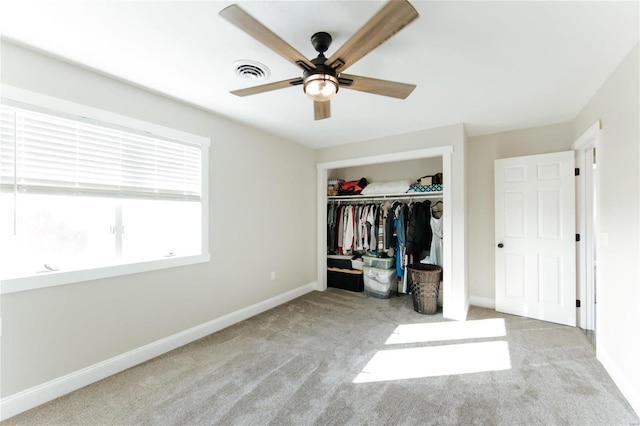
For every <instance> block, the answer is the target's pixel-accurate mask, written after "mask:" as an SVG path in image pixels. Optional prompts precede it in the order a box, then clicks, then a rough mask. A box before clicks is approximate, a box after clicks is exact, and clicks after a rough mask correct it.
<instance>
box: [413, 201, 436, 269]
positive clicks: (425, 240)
mask: <svg viewBox="0 0 640 426" xmlns="http://www.w3.org/2000/svg"><path fill="white" fill-rule="evenodd" d="M430 220H431V201H429V200H425V201H424V202H422V203H414V204H413V205H412V211H411V214H410V218H409V224H408V225H407V227H408V230H407V251H408V252H409V254H410V255H411V256H412V257H413V261H415V262H418V261H420V259H422V258H423V257H424V256H422V252H426V251H428V250H429V249H430V248H431V239H432V237H433V234H432V232H431V225H430Z"/></svg>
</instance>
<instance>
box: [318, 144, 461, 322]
mask: <svg viewBox="0 0 640 426" xmlns="http://www.w3.org/2000/svg"><path fill="white" fill-rule="evenodd" d="M452 154H453V146H452V145H447V146H441V147H436V148H426V149H420V150H415V151H405V152H397V153H393V154H383V155H374V156H370V157H358V158H353V159H347V160H337V161H330V162H326V163H318V164H317V168H318V181H317V194H318V204H317V208H318V210H317V212H318V213H317V217H318V234H317V235H318V246H317V254H318V266H317V268H318V275H317V287H316V288H317V290H320V291H324V290H326V289H327V257H326V252H327V176H328V171H329V170H333V169H341V168H345V167H356V166H366V165H372V164H382V163H391V162H396V161H406V160H417V159H421V158H432V157H442V180H443V182H445V185H444V186H443V188H442V201H443V203H444V205H445V206H450V207H449V208H447V207H445V209H444V211H443V214H442V221H443V222H442V226H443V241H442V242H443V244H442V246H443V256H442V259H443V265H442V290H443V293H444V294H443V298H442V299H443V307H442V310H443V314H444V316H445V318H450V319H455V320H464V319H465V317H466V311H465V312H464V313H463V314H461V313H459V312H458V310H454V309H453V308H451V307H452V306H453V307H455V306H458V305H460V303H456V302H460V301H456V300H454V297H457V296H458V295H460V294H464V293H463V292H459V291H454V288H453V286H454V285H455V284H454V283H453V280H452V279H451V277H452V273H451V271H452V267H453V244H452V242H453V238H452V236H453V225H452V223H453V212H452V208H451V206H452V205H453V204H452V190H451V189H452V186H453V185H452V184H451V182H453V181H454V178H453V173H452V171H451V166H452V158H451V157H452ZM456 267H458V268H463V267H464V266H462V265H457V266H456ZM458 285H459V284H458ZM462 285H464V283H462ZM452 312H453V314H452Z"/></svg>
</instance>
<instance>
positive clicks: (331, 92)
mask: <svg viewBox="0 0 640 426" xmlns="http://www.w3.org/2000/svg"><path fill="white" fill-rule="evenodd" d="M303 87H304V93H305V94H306V95H307V96H308V97H310V98H311V99H313V100H314V101H317V102H327V101H329V100H331V98H333V97H334V96H335V95H336V93H338V87H339V84H338V79H337V78H336V77H335V76H333V75H331V74H323V73H318V74H312V75H310V76H308V77H305V79H304V86H303Z"/></svg>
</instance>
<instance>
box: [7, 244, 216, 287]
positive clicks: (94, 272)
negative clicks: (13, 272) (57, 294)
mask: <svg viewBox="0 0 640 426" xmlns="http://www.w3.org/2000/svg"><path fill="white" fill-rule="evenodd" d="M209 260H210V256H209V254H208V253H207V254H201V255H197V256H185V257H173V258H170V259H159V260H152V261H147V262H139V263H130V264H125V265H113V266H105V267H101V268H93V269H85V270H79V271H59V272H50V273H46V274H40V275H37V276H30V277H22V278H10V279H6V280H2V281H0V294H9V293H17V292H20V291H27V290H37V289H41V288H47V287H55V286H59V285H65V284H73V283H78V282H83V281H91V280H98V279H102V278H110V277H119V276H123V275H130V274H136V273H140V272H148V271H156V270H160V269H167V268H175V267H178V266H186V265H193V264H196V263H205V262H208V261H209Z"/></svg>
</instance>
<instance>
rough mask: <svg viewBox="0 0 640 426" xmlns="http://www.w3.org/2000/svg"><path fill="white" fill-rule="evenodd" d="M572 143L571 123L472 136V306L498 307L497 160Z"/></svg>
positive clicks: (564, 147)
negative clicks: (496, 257) (496, 284)
mask: <svg viewBox="0 0 640 426" xmlns="http://www.w3.org/2000/svg"><path fill="white" fill-rule="evenodd" d="M572 142H573V139H572V127H571V124H570V123H564V124H557V125H553V126H545V127H536V128H532V129H523V130H517V131H513V132H504V133H496V134H491V135H484V136H476V137H470V138H469V143H468V145H467V150H468V165H467V177H468V186H467V197H468V198H467V200H468V204H467V209H468V214H467V217H468V232H469V239H468V241H469V245H468V250H469V253H468V268H469V269H468V272H469V278H468V281H469V296H470V300H471V304H472V305H478V306H485V307H491V308H493V307H494V306H495V268H494V265H495V242H494V240H495V236H494V235H495V226H494V225H495V223H494V222H495V204H494V176H493V175H494V164H495V160H497V159H500V158H510V157H519V156H524V155H535V154H546V153H549V152H558V151H568V150H570V149H571V143H572Z"/></svg>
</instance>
